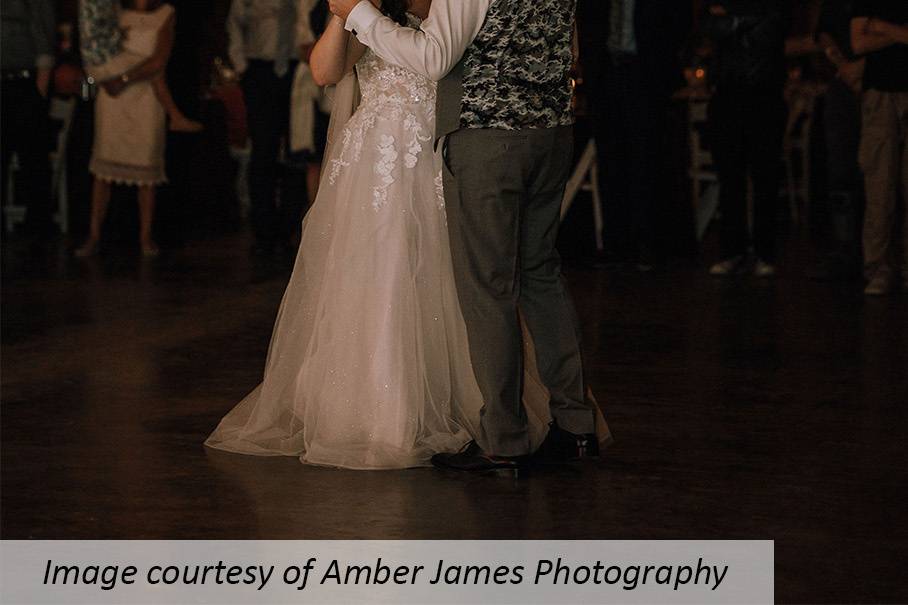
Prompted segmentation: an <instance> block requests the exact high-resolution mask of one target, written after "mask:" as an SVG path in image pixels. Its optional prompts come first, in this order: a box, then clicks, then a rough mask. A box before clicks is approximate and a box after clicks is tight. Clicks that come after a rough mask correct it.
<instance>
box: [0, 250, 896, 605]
mask: <svg viewBox="0 0 908 605" xmlns="http://www.w3.org/2000/svg"><path fill="white" fill-rule="evenodd" d="M246 246H247V244H246V242H245V240H243V239H242V238H240V237H239V236H229V237H225V238H222V239H218V240H214V241H206V242H201V243H196V244H193V245H191V246H189V247H188V248H186V249H184V250H181V251H179V252H176V253H173V254H171V255H169V256H164V257H162V258H161V259H159V260H157V261H154V262H151V263H143V262H142V261H141V260H139V259H137V258H135V257H130V256H129V254H128V253H125V252H118V253H114V254H112V255H108V256H105V257H101V258H100V259H98V260H95V261H92V262H87V263H78V262H75V261H73V260H69V259H66V258H64V257H63V256H62V255H61V256H59V257H53V258H50V259H46V260H44V261H41V262H38V261H36V260H34V259H32V258H30V257H29V253H28V252H27V251H26V250H24V249H22V250H19V249H16V248H11V249H4V253H5V254H4V267H3V269H4V271H3V274H4V278H3V309H2V311H3V334H2V344H3V348H2V355H3V385H2V386H3V392H2V396H3V400H2V435H0V436H2V533H3V537H5V538H299V539H308V538H311V539H316V538H569V539H579V538H597V539H599V538H601V539H607V538H650V539H675V538H678V539H682V538H691V539H695V538H697V539H721V538H748V539H774V540H775V541H776V578H777V589H776V590H777V592H776V595H777V598H778V599H779V600H780V601H786V602H804V601H811V602H817V601H838V602H871V601H879V600H887V601H890V602H891V601H902V602H905V601H908V583H906V582H905V580H904V572H905V570H904V564H905V561H906V560H908V523H906V520H905V519H906V515H905V511H906V501H908V439H906V437H908V378H906V375H908V346H906V345H908V296H906V295H904V294H902V295H900V296H896V297H892V298H883V299H878V300H869V299H868V300H865V299H864V297H863V296H862V295H861V293H860V290H859V288H858V287H857V286H856V285H853V284H841V283H838V284H820V283H813V282H810V281H808V280H807V279H806V278H804V277H803V273H804V267H803V263H802V262H801V261H800V260H799V255H798V254H797V253H793V254H790V255H789V256H790V258H788V259H786V260H787V262H786V264H785V271H784V274H783V275H782V276H780V278H779V279H778V280H777V281H776V282H775V283H774V284H760V283H757V282H756V281H754V280H751V279H741V280H737V281H732V282H723V281H716V280H714V279H711V278H710V277H708V276H707V275H705V270H704V269H703V267H700V266H697V265H695V264H694V263H690V264H680V265H677V266H673V267H670V268H668V269H666V270H664V271H660V272H657V273H655V274H652V275H640V274H637V273H635V272H633V271H629V270H620V269H613V270H609V269H585V268H579V267H573V268H569V270H568V277H569V281H570V284H571V287H572V290H573V292H574V294H575V297H576V299H577V303H578V308H579V311H580V317H581V320H582V323H583V331H584V334H585V339H586V342H585V346H586V351H587V360H588V366H589V374H590V381H591V384H592V386H593V388H594V390H595V392H596V395H597V396H598V398H599V400H600V402H601V403H602V404H603V409H604V412H605V415H606V417H607V418H608V420H609V422H610V423H611V426H612V430H613V432H614V435H615V438H616V443H615V445H614V446H613V447H612V448H610V449H609V450H607V451H606V453H605V455H604V457H603V458H602V460H601V461H600V462H598V463H584V464H578V465H574V466H567V467H564V468H558V469H546V470H539V471H536V472H533V473H530V474H528V475H526V476H524V477H521V478H517V479H514V478H513V477H501V476H474V475H453V474H445V473H442V472H440V471H436V470H433V469H421V470H407V471H399V472H396V471H395V472H354V471H344V470H332V469H326V468H312V467H306V466H303V465H301V464H300V463H299V462H298V461H297V460H296V459H292V458H286V459H282V458H270V459H263V458H253V457H243V456H238V455H232V454H227V453H222V452H214V451H207V450H206V449H205V448H204V447H203V446H202V441H203V440H204V439H205V437H206V435H207V433H208V432H209V431H210V430H211V429H212V428H213V427H214V426H215V424H216V423H217V421H218V420H219V418H220V417H221V416H222V415H223V414H224V413H225V412H226V411H227V410H228V409H229V408H230V407H231V406H232V405H234V404H235V403H236V402H237V401H239V400H240V399H241V398H242V397H243V396H244V395H246V393H247V392H248V391H250V390H251V389H252V388H253V387H255V386H256V384H257V383H258V381H259V378H260V373H261V371H262V367H263V364H264V358H265V353H266V350H267V345H268V340H269V337H270V332H271V326H272V322H273V320H274V316H275V312H276V310H277V307H278V303H279V301H280V297H281V294H282V290H283V285H284V283H285V281H286V278H287V273H286V272H285V270H284V269H283V268H281V267H278V268H274V267H272V268H262V267H256V266H254V265H253V264H252V263H251V262H250V261H249V260H248V259H247V257H246V254H245V252H246Z"/></svg>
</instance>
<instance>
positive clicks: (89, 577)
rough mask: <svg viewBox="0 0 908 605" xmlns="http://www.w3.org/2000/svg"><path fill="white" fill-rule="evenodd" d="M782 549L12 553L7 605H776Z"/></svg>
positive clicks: (518, 543)
mask: <svg viewBox="0 0 908 605" xmlns="http://www.w3.org/2000/svg"><path fill="white" fill-rule="evenodd" d="M773 563H774V551H773V542H771V541H617V540H616V541H593V540H589V541H587V540H576V541H568V540H564V541H562V540H487V541H481V540H472V541H467V540H464V541H441V540H426V541H416V540H400V541H353V540H338V541H291V540H287V541H177V540H173V541H168V540H162V541H44V540H42V541H2V542H0V567H2V572H0V580H2V583H0V602H2V603H4V604H8V605H13V604H15V605H20V604H22V605H24V604H29V603H41V604H51V603H72V604H77V603H78V604H99V605H100V604H106V603H156V604H164V603H174V604H176V603H179V604H183V603H218V604H233V603H257V604H262V605H266V604H272V603H275V604H276V603H282V604H283V603H325V604H334V603H337V604H347V603H399V604H409V603H412V604H421V603H445V604H450V603H471V604H473V603H489V604H498V603H502V604H504V603H520V604H534V603H559V604H560V603H584V604H587V603H648V604H649V603H700V604H708V603H723V604H745V603H746V604H752V603H772V602H773V596H774V590H773Z"/></svg>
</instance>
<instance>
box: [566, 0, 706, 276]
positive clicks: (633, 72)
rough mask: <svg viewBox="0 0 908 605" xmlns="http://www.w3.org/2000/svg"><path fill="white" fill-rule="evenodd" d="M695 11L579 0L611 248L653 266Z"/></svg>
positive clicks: (636, 0)
mask: <svg viewBox="0 0 908 605" xmlns="http://www.w3.org/2000/svg"><path fill="white" fill-rule="evenodd" d="M690 17H691V8H690V4H689V3H687V2H682V1H680V0H671V1H669V2H665V1H664V0H581V2H580V3H579V5H578V20H577V23H578V27H579V28H580V46H581V62H582V65H583V71H584V78H585V80H586V81H587V82H588V85H589V91H590V108H591V112H592V119H593V130H594V133H593V134H594V136H595V138H596V143H597V145H598V149H599V160H600V165H601V168H602V171H601V172H602V174H603V175H604V178H603V183H604V186H603V194H604V195H603V197H604V198H605V206H606V207H605V215H606V217H605V219H606V220H605V225H606V238H605V240H606V246H607V248H608V250H609V252H610V253H612V254H613V255H615V256H617V257H618V258H619V259H621V260H629V261H632V262H635V263H636V264H637V266H638V268H640V269H641V270H647V269H649V268H650V267H651V263H652V261H653V255H654V252H655V251H654V248H655V247H656V246H655V222H656V221H655V215H656V214H657V212H656V209H657V206H658V203H657V200H656V199H655V198H656V196H657V195H658V190H657V187H656V184H657V183H658V182H659V179H660V175H661V168H662V166H663V164H664V162H663V161H662V160H663V159H664V152H665V145H664V137H665V126H666V116H667V114H668V103H669V100H670V97H671V92H672V89H673V87H674V86H675V84H677V83H678V82H679V80H680V78H681V66H680V51H681V47H682V46H683V43H684V39H685V37H686V36H687V33H688V29H689V27H690Z"/></svg>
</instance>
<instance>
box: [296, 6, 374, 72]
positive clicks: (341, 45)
mask: <svg viewBox="0 0 908 605" xmlns="http://www.w3.org/2000/svg"><path fill="white" fill-rule="evenodd" d="M365 50H366V47H365V46H363V45H362V44H361V43H360V42H359V40H357V39H356V38H354V37H353V36H351V35H350V32H348V31H347V30H345V29H344V22H343V21H342V20H341V19H340V18H338V17H336V16H334V15H332V16H331V21H330V22H329V23H328V27H327V28H326V29H325V33H323V34H322V37H321V38H319V39H318V42H316V43H315V46H314V47H313V48H312V54H311V55H310V57H309V67H310V68H311V69H312V77H313V79H314V80H315V83H316V84H318V85H319V86H328V85H331V84H337V83H338V82H340V81H341V80H342V79H343V77H344V76H345V75H347V73H348V72H349V71H350V70H351V69H353V66H354V65H356V62H357V61H359V59H360V57H362V56H363V53H364V52H365Z"/></svg>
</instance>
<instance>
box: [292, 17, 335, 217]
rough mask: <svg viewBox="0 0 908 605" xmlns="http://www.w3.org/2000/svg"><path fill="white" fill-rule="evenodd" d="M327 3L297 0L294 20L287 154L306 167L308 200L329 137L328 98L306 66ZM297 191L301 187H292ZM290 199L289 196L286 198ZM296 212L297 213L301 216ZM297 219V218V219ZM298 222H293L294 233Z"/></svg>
mask: <svg viewBox="0 0 908 605" xmlns="http://www.w3.org/2000/svg"><path fill="white" fill-rule="evenodd" d="M328 14H329V12H328V5H327V4H326V3H325V2H320V1H319V0H300V6H299V17H298V21H297V28H298V32H297V42H298V43H299V45H300V64H299V66H298V67H297V71H296V77H295V78H294V82H293V94H292V99H291V103H290V114H291V117H290V145H289V147H290V152H291V153H290V157H289V162H288V163H289V164H291V165H292V166H293V167H294V168H295V169H296V170H303V171H305V191H306V197H307V201H308V204H311V203H312V202H314V201H315V196H316V195H317V194H318V184H319V178H320V177H321V171H322V159H323V156H324V153H325V143H326V140H327V138H328V122H329V119H330V116H329V115H328V112H327V109H328V107H327V106H328V99H327V96H326V95H325V92H324V89H322V88H321V87H319V86H318V84H316V83H315V79H314V78H313V77H312V71H311V70H310V69H309V56H310V55H311V54H312V47H313V46H314V45H315V41H316V40H318V38H319V37H320V36H321V35H322V33H323V32H324V31H325V25H326V23H327V19H328ZM292 190H293V191H299V190H301V188H299V187H296V188H292ZM288 201H292V200H288ZM302 214H303V213H302V212H297V216H300V217H301V216H302ZM297 222H298V221H297ZM298 226H299V225H293V226H292V227H293V231H294V233H297V232H298V231H299V229H297V227H298Z"/></svg>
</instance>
